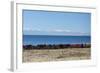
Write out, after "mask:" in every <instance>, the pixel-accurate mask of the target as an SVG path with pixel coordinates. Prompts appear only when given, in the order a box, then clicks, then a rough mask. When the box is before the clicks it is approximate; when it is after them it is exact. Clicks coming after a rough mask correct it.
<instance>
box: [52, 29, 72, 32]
mask: <svg viewBox="0 0 100 73" xmlns="http://www.w3.org/2000/svg"><path fill="white" fill-rule="evenodd" d="M54 32H71V31H70V30H63V29H56V30H54Z"/></svg>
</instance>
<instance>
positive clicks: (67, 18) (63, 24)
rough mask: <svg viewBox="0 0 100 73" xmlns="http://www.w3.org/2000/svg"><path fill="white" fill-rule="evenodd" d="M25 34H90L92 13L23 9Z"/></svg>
mask: <svg viewBox="0 0 100 73" xmlns="http://www.w3.org/2000/svg"><path fill="white" fill-rule="evenodd" d="M22 17H23V34H24V35H90V34H91V13H79V12H54V11H39V10H23V13H22Z"/></svg>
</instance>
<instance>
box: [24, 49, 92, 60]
mask: <svg viewBox="0 0 100 73" xmlns="http://www.w3.org/2000/svg"><path fill="white" fill-rule="evenodd" d="M90 57H91V49H90V48H65V49H42V50H37V49H33V50H24V51H23V57H22V59H23V62H43V61H65V60H83V59H90Z"/></svg>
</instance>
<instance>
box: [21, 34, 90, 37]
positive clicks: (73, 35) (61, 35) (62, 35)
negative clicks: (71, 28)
mask: <svg viewBox="0 0 100 73" xmlns="http://www.w3.org/2000/svg"><path fill="white" fill-rule="evenodd" d="M24 35H26V36H89V37H91V35H31V34H23V36H24Z"/></svg>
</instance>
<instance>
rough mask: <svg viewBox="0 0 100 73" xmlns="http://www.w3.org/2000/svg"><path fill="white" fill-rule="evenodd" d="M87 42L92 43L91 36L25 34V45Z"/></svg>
mask: <svg viewBox="0 0 100 73" xmlns="http://www.w3.org/2000/svg"><path fill="white" fill-rule="evenodd" d="M86 43H91V37H90V36H52V35H50V36H49V35H23V44H24V45H38V44H86Z"/></svg>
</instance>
